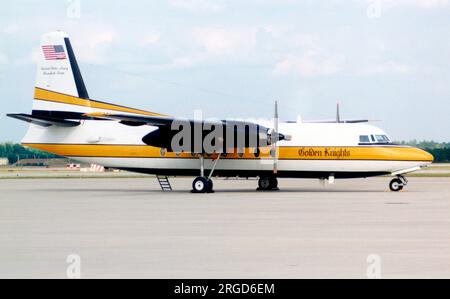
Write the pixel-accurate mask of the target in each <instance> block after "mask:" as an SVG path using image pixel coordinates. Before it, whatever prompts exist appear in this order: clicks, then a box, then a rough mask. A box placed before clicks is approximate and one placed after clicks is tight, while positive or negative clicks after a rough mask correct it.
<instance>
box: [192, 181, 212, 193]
mask: <svg viewBox="0 0 450 299" xmlns="http://www.w3.org/2000/svg"><path fill="white" fill-rule="evenodd" d="M213 186H214V184H213V181H212V180H210V179H207V178H205V177H198V178H196V179H195V180H194V182H193V183H192V192H193V193H212V192H213Z"/></svg>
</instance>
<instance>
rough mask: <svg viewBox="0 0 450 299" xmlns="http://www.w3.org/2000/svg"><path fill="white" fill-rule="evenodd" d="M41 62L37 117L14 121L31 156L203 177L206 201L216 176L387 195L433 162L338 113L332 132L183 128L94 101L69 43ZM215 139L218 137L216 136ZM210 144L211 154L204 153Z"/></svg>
mask: <svg viewBox="0 0 450 299" xmlns="http://www.w3.org/2000/svg"><path fill="white" fill-rule="evenodd" d="M40 55H41V57H40V62H39V65H38V70H37V80H36V81H37V82H36V87H35V93H34V104H33V111H32V113H31V114H9V115H8V116H10V117H13V118H16V119H20V120H24V121H27V122H29V123H30V127H29V130H28V132H27V134H26V136H25V138H24V140H23V141H22V144H23V145H24V146H27V147H32V148H36V149H40V150H44V151H47V152H51V153H54V154H57V155H61V156H65V157H70V158H72V159H76V160H79V161H81V162H86V163H96V164H100V165H103V166H105V167H108V168H114V169H121V170H127V171H132V172H138V173H146V174H155V175H157V176H164V177H167V176H198V177H197V178H196V179H195V180H194V182H193V191H194V192H197V193H205V192H212V190H213V183H212V180H211V178H212V177H213V176H221V177H257V178H259V184H258V185H259V189H260V190H275V189H277V186H278V181H277V178H315V179H319V180H323V181H324V180H328V181H329V182H330V183H333V182H334V180H335V179H350V178H367V177H372V176H382V175H390V176H392V177H394V178H393V180H392V181H391V183H390V189H391V190H392V191H400V190H402V189H403V188H404V186H406V184H407V180H406V178H405V177H404V176H403V175H404V174H407V173H410V172H414V171H417V170H420V169H421V168H422V167H426V166H427V165H429V164H430V163H432V161H433V156H431V155H430V154H429V153H427V152H425V151H422V150H420V149H417V148H413V147H408V146H403V145H398V144H394V143H392V142H391V141H390V139H389V137H388V136H387V134H386V133H385V132H384V131H382V130H381V129H379V128H377V127H374V126H371V125H368V124H364V123H362V122H366V121H342V120H340V117H339V113H338V118H337V120H336V121H333V122H309V123H307V122H302V121H297V122H286V123H280V124H279V123H278V112H277V109H275V111H276V112H275V121H274V122H265V123H261V122H260V123H256V122H245V121H203V120H197V119H194V120H181V125H180V123H178V124H176V123H177V122H180V120H179V119H176V118H173V117H170V116H167V115H162V114H157V113H153V112H148V111H144V110H140V109H133V108H128V107H124V106H119V105H115V104H110V103H106V102H100V101H96V100H92V99H90V98H89V96H88V93H87V90H86V87H85V85H84V82H83V79H82V76H81V73H80V70H79V67H78V64H77V61H76V58H75V55H74V51H73V49H72V46H71V43H70V40H69V37H68V36H67V35H66V34H65V33H62V32H53V33H48V34H45V35H44V36H43V37H42V41H41V54H40ZM183 124H185V125H186V128H188V129H187V130H185V133H186V131H188V132H189V133H192V136H190V137H187V138H191V140H188V139H186V140H183V141H181V140H180V138H178V139H179V140H178V144H179V145H180V148H179V149H177V148H176V146H174V144H176V142H175V143H174V139H177V136H178V137H179V135H180V134H181V131H182V130H181V127H182V125H183ZM184 129H185V128H183V130H184ZM215 129H217V130H216V131H219V133H220V134H218V135H217V134H215V135H214V134H213V133H212V132H213V131H214V130H215ZM278 132H282V133H283V134H281V133H278ZM216 133H217V132H216ZM230 134H231V135H230ZM211 135H213V136H211ZM198 139H200V142H197V141H196V140H198ZM207 140H208V141H209V142H210V144H211V145H213V150H209V151H208V150H207V149H206V146H204V145H205V144H206V141H207ZM251 140H253V141H255V140H256V141H255V142H250V141H251ZM239 141H242V142H239ZM243 142H244V143H243ZM230 144H231V145H230ZM222 149H223V150H222Z"/></svg>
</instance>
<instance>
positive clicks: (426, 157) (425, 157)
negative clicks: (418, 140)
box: [416, 149, 434, 163]
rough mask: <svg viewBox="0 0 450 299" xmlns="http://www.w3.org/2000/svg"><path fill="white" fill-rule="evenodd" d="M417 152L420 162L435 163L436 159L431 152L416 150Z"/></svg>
mask: <svg viewBox="0 0 450 299" xmlns="http://www.w3.org/2000/svg"><path fill="white" fill-rule="evenodd" d="M416 150H417V156H418V157H419V160H420V161H424V162H428V163H433V161H434V157H433V155H432V154H430V153H429V152H427V151H424V150H422V149H416Z"/></svg>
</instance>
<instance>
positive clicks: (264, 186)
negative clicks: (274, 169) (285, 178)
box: [258, 177, 279, 191]
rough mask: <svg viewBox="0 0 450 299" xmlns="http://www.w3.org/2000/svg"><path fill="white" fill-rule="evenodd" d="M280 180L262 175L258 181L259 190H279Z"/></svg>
mask: <svg viewBox="0 0 450 299" xmlns="http://www.w3.org/2000/svg"><path fill="white" fill-rule="evenodd" d="M277 190H279V189H278V180H277V178H275V177H261V178H260V179H259V181H258V191H277Z"/></svg>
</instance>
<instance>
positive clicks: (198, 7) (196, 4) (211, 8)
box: [170, 0, 223, 13]
mask: <svg viewBox="0 0 450 299" xmlns="http://www.w3.org/2000/svg"><path fill="white" fill-rule="evenodd" d="M170 5H171V6H172V7H173V8H177V9H182V10H186V11H188V12H191V13H217V12H220V11H221V10H222V9H223V6H222V5H220V4H217V3H212V1H208V0H170Z"/></svg>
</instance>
